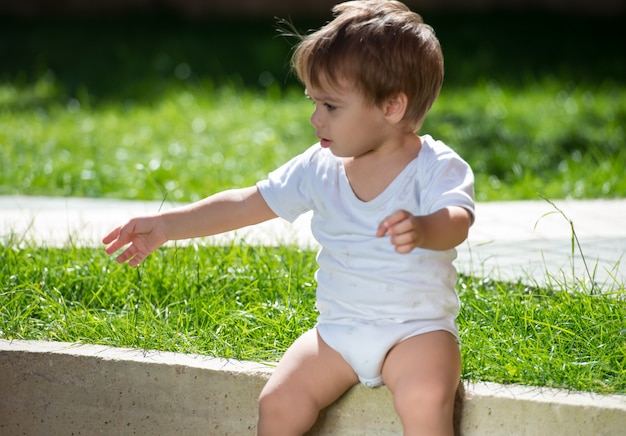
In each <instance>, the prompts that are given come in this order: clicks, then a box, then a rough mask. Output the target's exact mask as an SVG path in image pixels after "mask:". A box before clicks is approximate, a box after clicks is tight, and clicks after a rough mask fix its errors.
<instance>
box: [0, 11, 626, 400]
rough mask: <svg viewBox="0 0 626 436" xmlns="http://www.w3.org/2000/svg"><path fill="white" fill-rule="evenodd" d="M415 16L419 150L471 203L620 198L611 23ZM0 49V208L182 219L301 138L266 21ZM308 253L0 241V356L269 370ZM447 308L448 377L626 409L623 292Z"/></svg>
mask: <svg viewBox="0 0 626 436" xmlns="http://www.w3.org/2000/svg"><path fill="white" fill-rule="evenodd" d="M430 18H431V19H429V17H426V20H427V21H429V22H431V23H432V24H433V25H434V26H435V28H436V30H437V33H438V35H439V37H440V39H441V42H442V46H443V49H444V54H445V55H446V65H447V76H446V83H445V85H444V90H443V92H442V95H441V98H440V99H439V100H438V101H437V103H436V104H435V106H434V108H433V111H432V113H431V115H430V116H429V118H428V119H427V122H426V124H425V126H424V128H423V131H424V132H427V133H430V134H432V135H433V136H435V137H437V138H439V139H443V140H444V141H445V142H447V143H448V144H449V145H451V146H453V147H454V148H455V149H457V150H458V151H459V153H460V154H461V155H463V156H464V157H465V158H466V159H467V160H468V162H470V164H471V165H472V166H473V168H474V170H475V173H476V178H477V184H476V194H477V199H478V200H480V201H492V200H520V199H538V198H540V197H545V198H548V199H559V198H600V197H602V198H611V197H613V198H615V197H624V196H626V179H625V178H624V177H623V168H624V167H626V151H625V147H624V145H625V135H626V133H625V132H624V126H625V125H626V92H625V91H626V89H625V88H626V83H625V79H626V61H625V59H624V55H623V54H622V47H621V45H620V44H621V39H620V36H621V33H620V32H618V27H619V26H620V25H619V24H618V20H617V19H611V18H604V19H598V18H585V19H583V18H582V17H555V16H549V15H542V16H534V15H533V16H526V15H515V16H510V15H502V14H497V15H493V14H489V15H477V16H472V17H468V16H464V17H458V16H450V15H446V16H433V17H430ZM315 25H316V24H315ZM302 27H303V28H307V27H311V26H309V23H304V24H302ZM530 29H532V31H530ZM580 29H585V31H584V32H581V31H580ZM590 35H592V36H593V37H591V36H590ZM6 41H12V43H11V44H8V43H5V42H6ZM224 41H228V43H227V44H226V43H224ZM564 41H566V42H567V43H564ZM0 42H2V43H1V44H0V59H2V60H3V61H2V64H0V194H24V195H53V196H88V197H112V198H129V199H150V200H162V199H164V198H167V199H168V200H174V201H191V200H196V199H199V198H201V197H203V196H205V195H207V194H209V193H212V192H215V191H218V190H222V189H225V188H230V187H234V186H242V185H246V184H252V183H254V182H255V181H256V180H258V179H259V178H262V177H264V176H265V174H266V173H267V172H268V171H270V170H272V169H273V168H275V167H276V166H277V165H278V164H279V163H281V162H283V161H285V160H286V159H287V158H289V157H291V156H293V155H294V154H296V153H298V152H300V151H301V150H304V149H305V148H306V147H308V146H309V145H310V144H311V143H312V142H313V141H314V140H315V138H314V136H313V130H312V128H311V127H310V125H309V123H308V118H309V116H310V113H311V106H310V103H309V102H308V101H307V100H305V99H304V97H303V93H302V89H301V87H300V86H299V85H298V84H297V83H296V82H295V80H294V78H293V77H292V76H290V75H289V74H288V73H287V68H286V62H287V57H288V52H289V44H288V42H287V41H285V40H284V39H282V38H280V37H275V30H274V24H273V23H252V22H250V23H241V22H239V23H232V22H227V21H220V22H212V23H205V22H182V21H177V20H172V19H165V18H163V17H143V18H134V19H132V20H131V19H126V20H122V21H106V20H99V21H93V22H91V21H83V22H75V21H71V22H64V21H54V20H46V21H25V22H19V21H15V20H8V19H0ZM314 255H315V254H314V253H313V252H310V251H306V250H301V249H298V248H296V247H248V246H245V245H235V246H231V247H213V246H204V245H202V244H200V243H199V244H197V245H193V246H191V247H178V248H171V247H170V248H164V249H162V250H160V251H159V252H158V253H155V254H154V255H153V256H152V257H151V258H149V259H148V260H147V261H146V262H145V264H144V265H143V266H141V267H140V268H138V269H130V268H128V267H126V266H120V265H117V264H116V263H114V262H113V261H112V260H111V259H109V258H107V257H106V256H105V255H104V253H103V251H102V250H100V249H91V248H77V247H67V248H65V249H51V248H46V247H32V246H28V245H22V244H18V243H17V242H15V241H13V240H11V239H10V238H6V239H5V240H3V241H2V244H0V284H1V288H0V337H2V338H7V339H42V340H58V341H79V342H89V343H100V344H107V345H114V346H129V347H138V348H145V349H160V350H168V351H177V352H186V353H200V354H209V355H216V356H222V357H232V358H237V359H246V360H257V361H275V360H276V359H278V358H279V357H280V355H281V354H282V352H283V351H284V350H285V348H286V347H287V346H288V345H289V344H290V343H291V342H292V341H293V340H294V339H295V338H296V337H297V336H298V335H299V334H301V333H302V332H303V331H304V330H306V329H307V328H310V327H311V326H312V325H313V324H314V322H315V316H316V315H315V311H314V307H313V298H314V279H313V272H314V269H315V262H314ZM458 292H459V295H460V298H461V301H462V312H461V315H460V317H459V326H460V328H461V335H462V340H463V358H464V377H465V378H467V379H471V380H489V381H495V382H501V383H520V384H529V385H535V386H553V387H562V388H568V389H577V390H585V391H595V392H602V393H623V394H624V393H626V339H625V338H626V332H625V331H624V319H626V303H625V299H624V298H625V297H626V294H625V291H624V288H623V286H621V290H617V291H614V292H612V293H606V292H605V293H603V292H591V290H588V289H576V290H574V289H568V288H564V289H562V288H558V289H557V288H555V289H535V288H530V287H528V286H525V285H523V284H520V283H498V282H494V281H491V280H486V279H484V280H479V279H476V278H473V277H461V278H460V279H459V283H458Z"/></svg>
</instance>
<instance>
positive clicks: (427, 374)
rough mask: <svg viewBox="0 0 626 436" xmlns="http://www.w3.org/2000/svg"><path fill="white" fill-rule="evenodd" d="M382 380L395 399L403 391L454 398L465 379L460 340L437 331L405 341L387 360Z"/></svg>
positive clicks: (392, 350)
mask: <svg viewBox="0 0 626 436" xmlns="http://www.w3.org/2000/svg"><path fill="white" fill-rule="evenodd" d="M382 376H383V381H384V383H385V385H387V387H388V388H389V389H390V390H391V391H392V392H393V393H394V396H395V394H396V391H398V390H400V389H402V390H405V389H409V390H416V391H421V390H422V389H426V390H427V391H429V392H432V393H433V394H436V393H437V392H438V393H439V394H440V395H441V396H443V397H446V396H448V395H450V396H452V398H454V395H455V393H456V389H457V386H458V384H459V380H460V378H461V353H460V351H459V347H458V344H457V342H456V338H455V337H454V336H453V335H452V334H451V333H449V332H447V331H443V330H437V331H433V332H430V333H424V334H420V335H417V336H412V337H410V338H408V339H406V340H404V341H402V342H401V343H399V344H398V345H396V346H395V347H394V348H392V349H391V351H390V352H389V354H388V355H387V357H386V358H385V362H384V364H383V369H382Z"/></svg>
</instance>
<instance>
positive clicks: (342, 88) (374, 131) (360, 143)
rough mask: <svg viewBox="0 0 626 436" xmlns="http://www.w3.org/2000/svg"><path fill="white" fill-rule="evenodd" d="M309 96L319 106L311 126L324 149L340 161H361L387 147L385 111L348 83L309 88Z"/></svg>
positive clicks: (314, 112) (316, 107)
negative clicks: (357, 159)
mask: <svg viewBox="0 0 626 436" xmlns="http://www.w3.org/2000/svg"><path fill="white" fill-rule="evenodd" d="M305 93H306V95H307V97H308V98H309V99H311V100H312V101H313V103H314V105H315V109H314V110H313V115H312V116H311V124H313V127H315V135H316V136H317V137H318V138H319V139H320V145H321V146H322V147H324V148H329V149H330V150H331V151H332V152H333V154H335V155H336V156H338V157H357V156H360V155H362V154H365V153H367V152H369V151H372V150H373V149H377V148H379V147H380V146H382V145H384V143H385V140H386V138H387V134H388V130H387V129H388V128H389V125H388V123H387V120H386V118H385V114H384V111H383V109H382V108H380V107H378V106H375V105H372V104H370V103H369V102H367V101H366V100H365V98H364V97H363V95H362V94H361V93H360V92H358V91H357V90H355V89H354V87H352V86H349V85H348V84H347V83H345V81H341V82H340V83H339V85H338V86H330V85H329V84H327V83H324V82H323V85H322V86H320V87H313V86H311V85H310V84H307V87H306V91H305Z"/></svg>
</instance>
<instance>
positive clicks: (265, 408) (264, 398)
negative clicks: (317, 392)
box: [258, 387, 319, 433]
mask: <svg viewBox="0 0 626 436" xmlns="http://www.w3.org/2000/svg"><path fill="white" fill-rule="evenodd" d="M258 404H259V421H260V422H261V421H262V422H264V423H265V424H268V423H270V425H269V427H272V424H271V423H274V424H279V425H281V426H283V428H285V427H288V428H294V429H298V431H301V432H302V433H304V431H306V430H307V429H308V428H309V427H311V426H312V425H313V424H314V423H315V419H316V418H317V415H318V413H319V410H318V409H317V408H316V407H315V404H314V403H313V402H312V401H309V400H308V399H307V398H306V396H305V395H302V393H298V392H293V391H291V390H289V389H284V388H283V389H281V388H276V387H275V388H271V389H267V387H266V389H263V391H262V392H261V394H260V395H259V400H258Z"/></svg>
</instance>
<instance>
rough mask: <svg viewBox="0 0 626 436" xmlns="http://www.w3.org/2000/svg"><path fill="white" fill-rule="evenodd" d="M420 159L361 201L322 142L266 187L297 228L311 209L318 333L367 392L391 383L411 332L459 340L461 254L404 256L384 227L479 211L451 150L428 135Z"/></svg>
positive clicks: (463, 167)
mask: <svg viewBox="0 0 626 436" xmlns="http://www.w3.org/2000/svg"><path fill="white" fill-rule="evenodd" d="M421 138H422V148H421V150H420V152H419V155H418V156H417V157H416V158H415V159H414V160H413V161H411V162H410V163H409V164H408V165H407V166H406V167H405V168H404V170H403V171H402V172H401V173H400V174H399V175H398V176H397V177H396V178H395V179H394V180H393V181H392V182H391V184H390V185H389V186H388V187H387V188H386V189H385V191H383V192H382V193H381V194H380V195H379V196H378V197H376V198H374V199H373V200H371V201H367V202H364V201H362V200H360V199H359V198H357V197H356V196H355V194H354V192H353V191H352V188H351V187H350V184H349V181H348V178H347V176H346V174H345V170H344V166H343V161H342V159H341V158H338V157H336V156H334V155H333V154H332V153H331V151H330V150H328V149H323V148H321V147H320V145H319V144H316V145H314V146H312V147H311V148H309V149H308V150H306V151H305V152H304V153H302V154H301V155H299V156H296V157H295V158H293V159H292V160H290V161H289V162H287V163H286V164H284V165H283V166H281V167H280V168H278V169H277V170H275V171H273V172H271V173H270V174H269V176H268V178H267V179H265V180H262V181H260V182H259V183H258V184H257V186H258V188H259V191H260V193H261V195H262V196H263V198H264V199H265V201H266V202H267V204H268V205H269V207H270V208H271V209H272V210H273V211H274V213H276V214H277V215H278V216H280V217H282V218H284V219H286V220H287V221H290V222H293V221H294V220H295V219H296V218H297V217H298V216H299V215H301V214H303V213H305V212H307V211H310V210H312V211H313V217H312V220H311V230H312V233H313V236H314V237H315V238H316V240H317V241H318V242H319V243H320V245H321V247H322V248H321V249H320V251H319V253H318V255H317V262H318V265H319V269H318V271H317V272H316V274H315V278H316V281H317V302H316V306H317V309H318V311H319V316H318V324H317V329H318V332H319V334H320V336H321V337H322V339H323V340H324V341H325V342H326V343H327V344H328V345H329V346H330V347H332V348H333V349H335V350H336V351H338V352H339V353H340V354H341V355H342V356H343V357H344V359H346V361H347V362H348V363H349V364H350V365H351V366H352V368H353V369H354V371H355V372H356V373H357V375H358V376H359V379H360V381H361V382H362V383H363V384H365V385H366V386H377V385H380V384H382V377H381V369H382V364H383V362H384V359H385V356H386V355H387V353H388V352H389V350H390V349H391V348H392V347H393V346H394V345H396V344H397V343H399V342H401V341H402V340H404V339H406V338H409V337H411V336H414V335H417V334H422V333H426V332H430V331H434V330H446V331H449V332H450V333H452V334H453V335H454V336H456V337H458V329H457V326H456V321H455V319H456V316H457V314H458V311H459V299H458V296H457V294H456V291H455V283H456V279H457V274H456V269H455V268H454V266H453V264H452V261H453V260H454V259H455V258H456V250H454V249H451V250H446V251H432V250H425V249H420V248H416V249H414V250H412V251H411V252H410V253H407V254H399V253H397V252H396V251H395V247H394V246H393V244H391V242H390V241H389V237H382V238H381V237H376V231H377V229H378V226H379V224H380V223H381V222H382V221H383V219H385V218H386V217H387V216H389V215H391V214H392V213H393V212H396V211H398V210H407V211H409V212H411V213H412V214H414V215H429V214H431V213H434V212H436V211H438V210H440V209H442V208H444V207H448V206H461V207H464V208H466V209H467V210H469V211H470V212H471V213H472V215H473V214H474V201H473V184H474V177H473V174H472V171H471V169H470V167H469V165H468V164H467V163H466V162H465V161H463V160H462V159H461V158H460V157H459V156H458V155H457V154H456V153H455V152H454V151H453V150H452V149H450V148H449V147H448V146H446V145H445V144H444V143H442V142H440V141H435V140H434V139H433V138H432V137H430V136H428V135H426V136H423V137H421Z"/></svg>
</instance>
